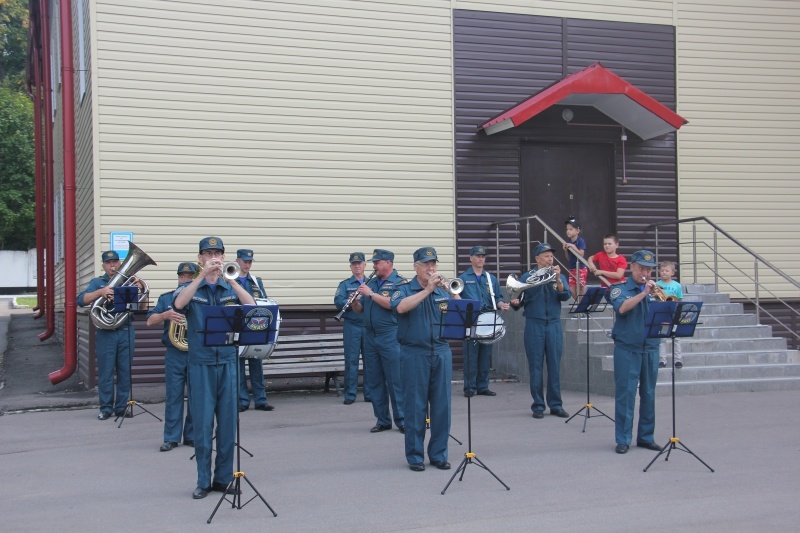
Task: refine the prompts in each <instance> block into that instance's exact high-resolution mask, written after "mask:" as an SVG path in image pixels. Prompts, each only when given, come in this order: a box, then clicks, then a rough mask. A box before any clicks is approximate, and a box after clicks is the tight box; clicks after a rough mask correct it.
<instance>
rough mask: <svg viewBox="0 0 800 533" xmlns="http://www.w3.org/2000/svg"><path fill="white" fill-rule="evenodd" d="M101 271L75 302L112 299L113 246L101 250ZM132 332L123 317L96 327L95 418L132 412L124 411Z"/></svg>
mask: <svg viewBox="0 0 800 533" xmlns="http://www.w3.org/2000/svg"><path fill="white" fill-rule="evenodd" d="M100 260H101V261H102V267H103V275H102V276H99V277H97V278H94V279H93V280H91V281H90V282H89V285H87V286H86V288H85V289H84V290H83V292H81V293H79V294H78V297H77V299H78V305H79V306H80V307H86V306H89V305H92V304H93V303H94V301H95V300H97V299H98V298H106V299H108V300H113V299H114V288H113V287H108V286H107V285H108V282H109V281H111V278H113V277H114V274H116V273H117V270H118V269H119V265H120V260H119V255H118V254H117V252H115V251H114V250H108V251H105V252H103V253H102V254H100ZM134 342H135V334H134V331H133V327H131V324H130V320H126V321H125V322H124V323H122V325H121V326H119V327H118V328H116V329H100V328H97V329H96V330H95V357H96V358H97V396H98V398H99V400H100V413H99V414H98V415H97V418H98V420H107V419H108V418H110V417H111V414H112V413H113V414H114V415H115V416H117V417H120V416H126V417H131V416H133V415H132V413H130V412H128V411H127V407H128V397H129V396H130V393H131V349H132V348H133V346H134ZM115 371H116V374H117V382H116V389H117V390H116V394H115V391H114V372H115Z"/></svg>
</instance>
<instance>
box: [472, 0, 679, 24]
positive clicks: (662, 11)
mask: <svg viewBox="0 0 800 533" xmlns="http://www.w3.org/2000/svg"><path fill="white" fill-rule="evenodd" d="M674 4H675V2H674V0H609V1H603V0H537V1H536V2H531V1H530V0H458V2H457V6H458V8H459V9H470V10H481V11H495V12H505V13H516V14H521V15H539V16H547V17H571V18H587V19H593V20H611V21H625V22H638V23H643V24H671V23H672V18H673V7H674Z"/></svg>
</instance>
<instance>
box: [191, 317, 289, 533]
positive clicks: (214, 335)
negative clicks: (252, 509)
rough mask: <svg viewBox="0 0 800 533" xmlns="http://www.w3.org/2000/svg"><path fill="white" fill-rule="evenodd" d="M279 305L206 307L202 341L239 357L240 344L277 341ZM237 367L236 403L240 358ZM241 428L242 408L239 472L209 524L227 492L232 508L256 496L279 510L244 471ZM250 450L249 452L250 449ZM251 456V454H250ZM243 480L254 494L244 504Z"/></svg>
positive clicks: (238, 432) (237, 447)
mask: <svg viewBox="0 0 800 533" xmlns="http://www.w3.org/2000/svg"><path fill="white" fill-rule="evenodd" d="M278 316H279V314H278V306H277V305H217V306H208V307H204V308H203V324H204V328H205V329H204V330H203V344H204V345H205V346H233V347H234V348H235V349H236V352H237V356H238V352H239V346H249V345H252V344H274V343H275V340H276V337H277V334H278V328H277V317H278ZM234 366H235V367H236V386H235V387H234V389H233V393H234V403H235V398H236V396H237V395H238V387H239V361H238V359H237V361H236V363H235V365H234ZM240 437H241V431H240V427H239V411H238V410H237V411H236V471H235V472H234V473H233V479H231V481H230V483H228V486H227V487H225V490H224V491H222V496H221V497H220V499H219V501H218V502H217V506H216V507H214V511H213V512H212V513H211V516H209V517H208V520H207V521H206V523H208V524H210V523H211V520H212V519H213V518H214V515H215V514H217V509H219V506H220V505H222V501H223V500H227V495H228V494H232V495H233V498H232V499H231V500H229V501H230V502H231V508H236V509H241V508H242V507H244V506H245V505H247V504H248V503H250V502H251V501H253V500H254V499H256V498H260V499H261V501H262V502H264V505H266V506H267V508H268V509H269V510H270V511H271V512H272V515H273V516H278V513H276V512H275V510H274V509H273V508H272V507H271V506H270V505H269V504H268V503H267V500H265V499H264V497H263V496H262V495H261V493H260V492H258V489H256V487H255V485H253V484H252V483H251V482H250V480H249V479H247V476H246V475H245V473H244V472H243V471H242V468H241V464H242V453H241V449H242V447H241V445H240V442H239V440H240ZM248 453H249V452H248ZM251 457H252V454H251ZM242 479H244V480H245V481H246V482H247V484H248V485H250V488H251V489H253V492H255V493H256V495H255V496H253V497H252V498H250V499H249V500H247V501H246V502H244V503H242V482H241V480H242Z"/></svg>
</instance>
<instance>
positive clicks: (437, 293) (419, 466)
mask: <svg viewBox="0 0 800 533" xmlns="http://www.w3.org/2000/svg"><path fill="white" fill-rule="evenodd" d="M437 262H438V257H437V255H436V250H435V249H434V248H431V247H425V248H420V249H419V250H417V251H416V252H414V271H415V272H416V274H417V275H416V276H415V277H414V278H413V279H412V280H410V281H409V282H406V283H401V284H400V285H398V286H397V287H396V289H395V290H394V292H393V293H392V298H391V305H392V310H394V312H395V313H397V317H398V318H397V339H398V340H399V341H400V346H401V348H402V375H403V380H402V383H403V398H404V411H403V412H404V414H405V420H406V432H405V433H406V436H405V437H406V441H405V452H406V461H408V467H409V468H410V469H411V470H413V471H414V472H421V471H423V470H425V453H424V451H425V447H424V444H425V425H426V424H425V422H426V418H427V417H426V415H427V411H428V405H430V421H431V437H430V441H429V442H428V459H429V460H430V463H431V465H432V466H435V467H436V468H438V469H440V470H447V469H449V468H450V463H448V462H447V439H448V435H449V434H450V388H451V381H452V379H453V354H452V352H451V351H450V345H449V344H448V343H447V341H446V340H445V339H443V338H441V337H440V336H439V335H440V332H441V329H440V324H442V322H443V320H442V313H443V312H444V311H446V310H447V302H448V301H449V300H450V298H459V296H458V294H452V295H451V294H448V292H447V290H445V289H443V288H442V285H448V286H449V285H450V284H451V283H450V282H451V281H452V280H447V279H446V278H444V277H443V276H442V275H441V274H439V273H438V272H437V271H436V263H437Z"/></svg>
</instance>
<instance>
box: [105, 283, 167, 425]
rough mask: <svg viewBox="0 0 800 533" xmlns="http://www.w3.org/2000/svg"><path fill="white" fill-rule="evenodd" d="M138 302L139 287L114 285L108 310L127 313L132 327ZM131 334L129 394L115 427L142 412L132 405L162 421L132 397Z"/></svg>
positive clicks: (129, 343)
mask: <svg viewBox="0 0 800 533" xmlns="http://www.w3.org/2000/svg"><path fill="white" fill-rule="evenodd" d="M138 303H139V287H137V286H136V285H124V286H121V287H114V299H113V301H112V305H113V307H112V308H111V310H110V312H111V313H112V314H115V315H116V314H119V313H128V324H129V326H128V327H131V328H132V327H133V312H132V310H133V306H134V305H136V304H138ZM130 340H131V336H130V334H128V354H129V357H128V375H129V376H131V383H130V387H129V389H130V396H129V397H128V404H127V405H126V406H125V411H123V413H122V414H121V415H118V416H117V417H116V418H115V419H114V422H116V421H117V420H119V425H118V426H117V428H121V427H122V423H123V422H125V419H126V418H133V417H135V416H138V415H140V414H142V413H134V412H133V408H134V406H136V407H138V408H139V409H141V410H142V411H144V412H145V413H147V414H149V415H150V416H152V417H153V418H155V419H156V420H158V421H159V422H163V421H162V420H161V419H160V418H159V417H158V416H157V415H156V414H154V413H152V412H150V411H149V410H148V409H147V408H146V407H144V406H143V405H142V404H140V403H139V402H137V401H136V400H135V399H134V398H133V352H134V346H132V345H131V342H130Z"/></svg>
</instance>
